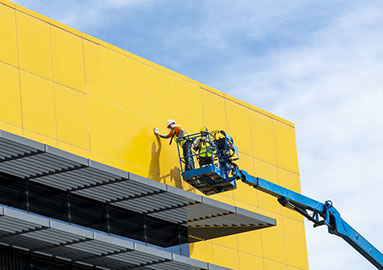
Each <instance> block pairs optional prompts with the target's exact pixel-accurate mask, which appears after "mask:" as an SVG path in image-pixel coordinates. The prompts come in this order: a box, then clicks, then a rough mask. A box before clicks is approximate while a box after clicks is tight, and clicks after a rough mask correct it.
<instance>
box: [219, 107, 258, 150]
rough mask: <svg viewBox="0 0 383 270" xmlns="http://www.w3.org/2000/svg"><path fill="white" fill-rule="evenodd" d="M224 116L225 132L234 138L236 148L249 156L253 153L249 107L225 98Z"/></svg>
mask: <svg viewBox="0 0 383 270" xmlns="http://www.w3.org/2000/svg"><path fill="white" fill-rule="evenodd" d="M226 116H227V126H228V130H227V132H228V134H230V136H231V137H232V138H233V139H234V144H235V145H236V146H237V147H238V150H239V151H240V152H243V153H246V154H247V155H249V156H251V155H253V149H252V148H253V147H252V143H251V141H252V139H251V132H250V114H249V109H248V108H246V107H244V106H242V105H239V104H237V103H234V102H232V101H229V100H226Z"/></svg>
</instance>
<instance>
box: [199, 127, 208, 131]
mask: <svg viewBox="0 0 383 270" xmlns="http://www.w3.org/2000/svg"><path fill="white" fill-rule="evenodd" d="M199 132H209V130H208V129H207V127H205V126H203V127H201V130H200V131H199Z"/></svg>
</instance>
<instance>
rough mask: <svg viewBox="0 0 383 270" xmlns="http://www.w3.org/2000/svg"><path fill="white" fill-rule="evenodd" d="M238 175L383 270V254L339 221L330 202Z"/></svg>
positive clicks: (258, 179)
mask: <svg viewBox="0 0 383 270" xmlns="http://www.w3.org/2000/svg"><path fill="white" fill-rule="evenodd" d="M238 176H239V177H240V178H241V180H242V181H243V182H244V183H246V184H248V185H250V186H252V187H254V188H256V189H258V190H260V191H263V192H265V193H268V194H270V195H272V196H274V197H276V198H278V201H279V202H280V203H281V204H282V205H283V206H285V207H288V208H291V209H293V210H295V211H297V212H298V213H300V214H302V215H303V216H305V217H306V218H308V219H309V220H311V221H312V222H313V223H314V227H317V226H321V225H327V227H328V231H329V233H331V234H335V235H337V236H339V237H341V238H343V239H344V240H345V241H346V242H347V243H349V244H350V245H351V246H352V247H353V248H354V249H356V250H357V251H358V252H359V253H360V254H362V255H363V256H364V257H365V258H366V259H367V260H369V261H370V262H371V263H372V264H373V265H375V266H376V267H377V268H378V269H383V254H382V253H380V252H379V250H377V249H376V248H375V247H374V246H373V245H372V244H371V243H369V242H368V241H367V240H366V239H365V238H363V237H362V236H361V235H360V234H359V233H358V232H357V231H356V230H354V229H353V228H352V227H351V226H350V225H349V224H348V223H347V222H346V221H344V220H343V219H342V217H341V216H340V213H339V212H338V211H337V210H336V209H335V208H334V207H333V206H332V203H331V201H326V202H325V203H321V202H318V201H316V200H313V199H311V198H308V197H306V196H303V195H301V194H299V193H296V192H294V191H291V190H289V189H286V188H284V187H281V186H279V185H276V184H274V183H271V182H269V181H267V180H264V179H262V178H259V177H253V176H251V175H249V174H248V173H247V172H246V171H243V170H238Z"/></svg>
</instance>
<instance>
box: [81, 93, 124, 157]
mask: <svg viewBox="0 0 383 270" xmlns="http://www.w3.org/2000/svg"><path fill="white" fill-rule="evenodd" d="M88 106H89V120H90V146H91V151H92V152H96V153H98V154H102V155H104V156H107V157H109V158H112V159H115V160H120V161H121V143H120V131H119V121H118V117H119V116H118V107H116V106H114V105H112V104H110V103H106V102H104V101H102V100H100V99H97V98H93V97H88ZM92 155H93V153H92ZM96 157H97V158H100V159H101V157H100V156H99V155H97V156H96ZM121 165H122V163H121Z"/></svg>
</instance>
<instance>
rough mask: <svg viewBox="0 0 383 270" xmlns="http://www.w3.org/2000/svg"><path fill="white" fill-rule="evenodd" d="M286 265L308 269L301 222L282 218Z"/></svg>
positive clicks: (303, 230) (303, 228)
mask: <svg viewBox="0 0 383 270" xmlns="http://www.w3.org/2000/svg"><path fill="white" fill-rule="evenodd" d="M283 221H284V222H283V223H284V231H285V233H284V234H285V241H286V257H287V264H288V265H293V266H295V267H297V268H300V269H308V268H309V267H308V261H307V249H306V237H305V227H304V223H303V222H299V221H296V220H293V219H290V218H284V220H283Z"/></svg>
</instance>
